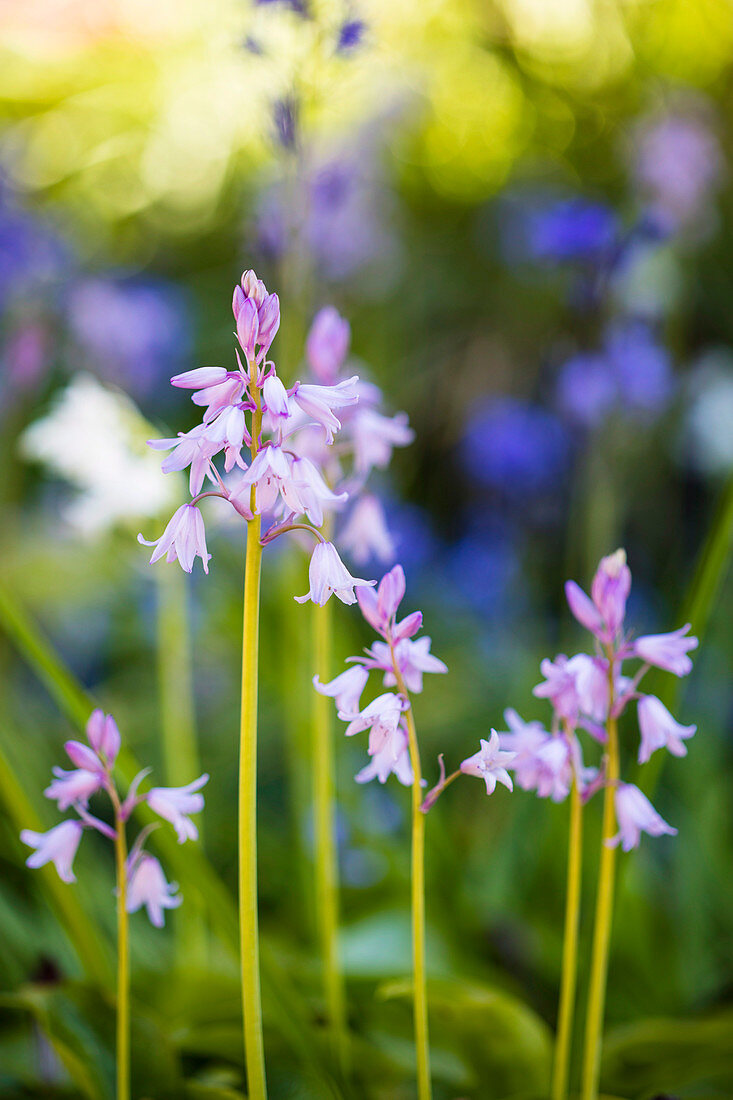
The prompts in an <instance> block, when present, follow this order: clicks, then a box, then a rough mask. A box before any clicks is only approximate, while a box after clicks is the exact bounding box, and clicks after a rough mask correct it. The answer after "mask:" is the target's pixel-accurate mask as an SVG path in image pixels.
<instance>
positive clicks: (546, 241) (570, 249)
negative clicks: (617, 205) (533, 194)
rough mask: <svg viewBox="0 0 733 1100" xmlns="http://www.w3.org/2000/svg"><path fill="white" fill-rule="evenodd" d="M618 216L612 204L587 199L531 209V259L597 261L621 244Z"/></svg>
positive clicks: (528, 231) (528, 240) (557, 202)
mask: <svg viewBox="0 0 733 1100" xmlns="http://www.w3.org/2000/svg"><path fill="white" fill-rule="evenodd" d="M618 232H619V225H618V219H617V217H616V215H615V214H614V212H613V210H611V208H610V207H608V206H605V205H604V204H603V203H599V202H589V201H588V200H587V199H583V198H573V199H562V200H559V201H556V202H552V203H548V204H547V205H546V206H545V207H540V208H537V209H534V210H530V211H528V214H527V247H528V250H529V253H530V256H531V258H533V259H535V260H540V261H548V262H560V263H562V262H566V261H591V262H593V261H597V260H599V259H603V258H604V257H606V256H607V255H608V254H609V253H610V252H611V250H612V249H613V248H614V246H615V245H616V243H617V239H618Z"/></svg>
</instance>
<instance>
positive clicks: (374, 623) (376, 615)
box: [357, 565, 405, 637]
mask: <svg viewBox="0 0 733 1100" xmlns="http://www.w3.org/2000/svg"><path fill="white" fill-rule="evenodd" d="M404 594H405V573H404V570H403V568H402V566H401V565H395V566H393V567H392V569H390V571H389V572H388V573H385V574H384V576H383V577H382V579H381V581H380V582H379V587H378V588H377V590H376V592H372V591H371V589H369V590H367V589H363V590H362V591H360V592H359V593H358V596H357V598H358V600H359V610H360V611H361V613H362V615H363V616H364V618H365V619H366V621H367V622H368V623H369V625H370V626H371V627H373V628H374V629H375V630H376V631H377V633H378V634H381V635H382V637H386V636H387V633H388V632H389V631H390V628H391V627H392V626H393V624H394V618H395V615H396V614H397V608H398V607H399V606H400V604H401V602H402V597H403V596H404Z"/></svg>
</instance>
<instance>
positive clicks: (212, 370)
mask: <svg viewBox="0 0 733 1100" xmlns="http://www.w3.org/2000/svg"><path fill="white" fill-rule="evenodd" d="M229 376H230V375H229V371H228V370H227V369H226V367H196V368H195V369H194V370H187V371H184V372H183V374H174V375H173V377H172V378H171V385H172V386H177V387H178V388H179V389H183V390H199V389H204V388H207V387H209V386H218V385H219V384H220V383H222V382H226V380H227V378H229Z"/></svg>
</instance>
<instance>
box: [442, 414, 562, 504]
mask: <svg viewBox="0 0 733 1100" xmlns="http://www.w3.org/2000/svg"><path fill="white" fill-rule="evenodd" d="M461 454H462V457H463V462H464V465H465V467H466V469H467V470H468V471H469V472H470V473H471V475H472V476H473V477H474V478H475V479H476V481H478V482H480V483H481V484H483V485H487V486H489V487H490V488H492V489H496V490H497V491H500V492H502V493H504V494H506V495H507V496H508V497H516V496H517V495H521V496H525V497H526V496H533V495H536V494H540V493H545V492H547V491H549V490H555V489H557V488H558V485H559V483H560V482H561V480H562V478H563V476H564V474H565V472H566V469H567V465H568V458H569V439H568V436H567V432H566V429H565V428H564V427H563V425H562V423H561V422H560V421H559V420H558V419H557V417H556V416H554V415H553V413H551V412H548V411H547V410H545V409H542V408H540V406H539V405H533V404H531V403H529V402H527V401H520V400H518V399H516V398H511V397H498V398H490V399H488V400H486V401H483V402H482V403H481V404H479V406H478V408H477V409H476V410H475V411H474V412H473V413H472V415H471V418H470V420H469V422H468V425H467V427H466V431H465V435H464V438H463V442H462V446H461Z"/></svg>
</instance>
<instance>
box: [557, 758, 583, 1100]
mask: <svg viewBox="0 0 733 1100" xmlns="http://www.w3.org/2000/svg"><path fill="white" fill-rule="evenodd" d="M582 840H583V803H582V798H581V794H580V788H579V787H578V780H577V776H576V775H575V773H573V785H572V787H571V789H570V828H569V834H568V873H567V874H568V877H567V891H566V894H565V932H564V937H563V950H562V977H561V980H560V1003H559V1007H558V1014H557V1039H556V1041H555V1061H554V1065H553V1071H552V1100H566V1097H567V1095H568V1074H569V1068H570V1046H571V1042H572V1033H573V1015H574V1011H575V995H576V986H577V979H578V927H579V919H580V877H581V857H582V847H583V845H582Z"/></svg>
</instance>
